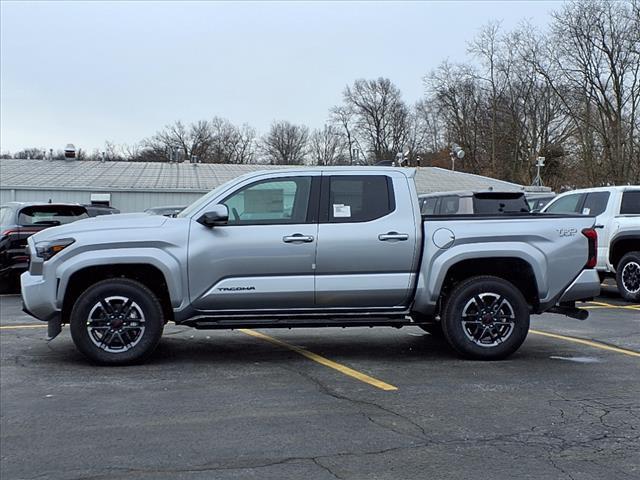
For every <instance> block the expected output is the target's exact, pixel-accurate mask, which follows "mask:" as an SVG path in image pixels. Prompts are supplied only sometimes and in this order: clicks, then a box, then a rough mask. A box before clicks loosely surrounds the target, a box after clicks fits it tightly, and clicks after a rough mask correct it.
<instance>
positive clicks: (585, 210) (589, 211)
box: [582, 207, 591, 215]
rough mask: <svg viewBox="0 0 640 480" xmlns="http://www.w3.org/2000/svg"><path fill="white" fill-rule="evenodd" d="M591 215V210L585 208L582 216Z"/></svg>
mask: <svg viewBox="0 0 640 480" xmlns="http://www.w3.org/2000/svg"><path fill="white" fill-rule="evenodd" d="M590 213H591V209H590V208H586V207H585V208H583V209H582V214H583V215H589V214H590Z"/></svg>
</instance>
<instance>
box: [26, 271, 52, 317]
mask: <svg viewBox="0 0 640 480" xmlns="http://www.w3.org/2000/svg"><path fill="white" fill-rule="evenodd" d="M56 289H57V286H56V282H45V280H44V277H43V276H41V275H31V273H29V272H24V273H23V274H22V275H20V293H21V294H22V305H23V310H24V311H25V312H26V313H28V314H29V315H31V316H33V317H35V318H37V319H38V320H42V321H45V322H48V321H49V320H52V319H54V318H56V317H58V318H59V317H60V309H59V308H58V306H57V304H56V293H57V292H56Z"/></svg>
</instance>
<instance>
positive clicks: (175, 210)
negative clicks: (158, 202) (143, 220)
mask: <svg viewBox="0 0 640 480" xmlns="http://www.w3.org/2000/svg"><path fill="white" fill-rule="evenodd" d="M185 208H186V205H166V206H164V207H152V208H147V209H146V210H145V211H144V212H145V213H149V214H151V215H163V216H165V217H175V216H176V215H177V214H179V213H180V212H181V211H182V210H184V209H185Z"/></svg>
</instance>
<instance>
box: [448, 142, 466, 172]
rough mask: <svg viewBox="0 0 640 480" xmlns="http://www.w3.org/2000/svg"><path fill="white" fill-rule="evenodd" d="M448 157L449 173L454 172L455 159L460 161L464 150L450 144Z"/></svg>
mask: <svg viewBox="0 0 640 480" xmlns="http://www.w3.org/2000/svg"><path fill="white" fill-rule="evenodd" d="M449 157H451V171H452V172H455V171H456V158H457V159H459V160H462V159H463V158H464V150H463V149H462V147H461V146H460V145H458V144H457V143H452V144H451V149H450V150H449Z"/></svg>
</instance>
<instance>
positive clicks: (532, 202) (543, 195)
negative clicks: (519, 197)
mask: <svg viewBox="0 0 640 480" xmlns="http://www.w3.org/2000/svg"><path fill="white" fill-rule="evenodd" d="M525 197H526V198H527V203H528V204H529V209H530V210H531V211H532V212H539V211H541V210H542V209H543V208H544V207H545V205H547V203H549V202H550V201H551V200H553V199H554V198H555V197H556V194H555V193H553V192H548V193H547V192H527V193H525Z"/></svg>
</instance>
